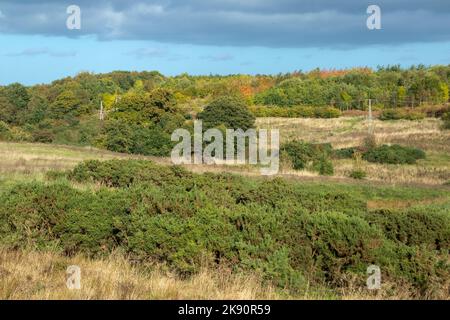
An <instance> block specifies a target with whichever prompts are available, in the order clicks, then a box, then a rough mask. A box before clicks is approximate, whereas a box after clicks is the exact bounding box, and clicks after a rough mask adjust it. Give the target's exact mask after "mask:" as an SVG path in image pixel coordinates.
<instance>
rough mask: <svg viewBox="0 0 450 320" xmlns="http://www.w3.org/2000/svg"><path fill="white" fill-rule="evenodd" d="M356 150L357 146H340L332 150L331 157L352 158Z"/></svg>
mask: <svg viewBox="0 0 450 320" xmlns="http://www.w3.org/2000/svg"><path fill="white" fill-rule="evenodd" d="M356 151H357V148H355V147H351V148H342V149H337V150H333V158H335V159H352V158H353V155H354V154H355V152H356Z"/></svg>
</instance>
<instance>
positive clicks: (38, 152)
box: [0, 117, 450, 186]
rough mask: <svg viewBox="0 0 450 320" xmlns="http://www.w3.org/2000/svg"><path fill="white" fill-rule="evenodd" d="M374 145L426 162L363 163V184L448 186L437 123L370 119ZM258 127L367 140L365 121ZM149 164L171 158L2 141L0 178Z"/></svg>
mask: <svg viewBox="0 0 450 320" xmlns="http://www.w3.org/2000/svg"><path fill="white" fill-rule="evenodd" d="M374 123H375V134H376V139H377V142H378V143H380V144H381V143H399V144H402V145H409V146H413V147H419V148H422V149H424V150H425V151H426V152H427V159H426V160H420V161H419V162H418V164H417V165H384V164H373V163H367V162H364V161H363V162H362V166H363V169H364V170H365V171H366V173H367V180H369V181H374V182H380V183H387V184H422V185H424V184H426V185H432V186H437V185H442V184H444V183H445V182H447V181H450V131H449V130H447V131H443V130H441V129H440V125H441V121H440V120H438V119H433V118H427V119H424V120H421V121H406V120H399V121H379V120H374ZM257 126H258V127H260V128H269V129H271V128H278V129H280V134H281V141H282V142H283V141H287V140H291V139H302V140H305V141H311V142H318V143H323V142H330V143H331V144H332V145H333V147H335V148H343V147H353V146H358V145H361V144H362V142H363V139H364V138H365V137H366V133H367V126H368V122H367V121H366V120H365V118H364V117H341V118H336V119H304V118H298V119H297V118H296V119H289V118H259V119H257ZM113 158H121V159H149V160H153V161H155V162H157V163H160V164H170V163H171V162H170V159H169V158H156V157H144V156H132V155H126V154H120V153H114V152H109V151H105V150H99V149H95V148H87V147H86V148H83V147H70V146H59V145H48V144H31V143H6V142H0V177H3V178H9V179H10V180H18V179H21V178H24V176H28V177H29V176H33V177H34V178H42V176H43V174H44V173H45V171H48V170H63V169H70V168H73V167H74V166H75V165H76V164H77V163H79V162H80V161H83V160H88V159H99V160H108V159H113ZM185 167H186V168H187V169H189V170H191V171H193V172H197V173H203V172H224V171H226V172H234V173H238V174H243V175H252V176H256V175H260V171H259V168H256V167H254V166H226V165H187V166H185ZM334 167H335V175H334V176H333V177H331V178H327V179H326V180H327V181H333V180H339V181H342V180H344V181H345V182H348V183H354V181H353V180H352V179H350V178H348V176H349V174H350V172H351V171H352V170H353V169H354V163H353V161H352V160H337V161H334ZM279 175H281V176H289V177H291V178H292V177H296V178H297V179H323V178H322V177H320V178H319V177H318V176H317V175H316V174H315V173H311V172H307V171H294V170H291V169H290V168H289V167H288V166H282V167H281V170H280V173H279Z"/></svg>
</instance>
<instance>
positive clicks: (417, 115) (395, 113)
mask: <svg viewBox="0 0 450 320" xmlns="http://www.w3.org/2000/svg"><path fill="white" fill-rule="evenodd" d="M425 116H426V114H425V113H424V112H421V111H415V110H414V109H400V108H399V109H386V110H383V112H382V113H381V115H380V120H400V119H404V120H421V119H424V118H425Z"/></svg>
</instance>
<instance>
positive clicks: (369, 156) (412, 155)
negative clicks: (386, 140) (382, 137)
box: [363, 144, 425, 164]
mask: <svg viewBox="0 0 450 320" xmlns="http://www.w3.org/2000/svg"><path fill="white" fill-rule="evenodd" d="M363 159H364V160H367V161H369V162H377V163H388V164H414V163H416V161H417V160H419V159H425V152H423V151H422V150H420V149H417V148H409V147H403V146H400V145H396V144H395V145H392V146H388V145H382V146H380V147H376V148H374V149H372V150H369V151H367V152H366V153H364V155H363Z"/></svg>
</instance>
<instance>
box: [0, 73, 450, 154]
mask: <svg viewBox="0 0 450 320" xmlns="http://www.w3.org/2000/svg"><path fill="white" fill-rule="evenodd" d="M449 82H450V65H449V66H432V67H424V66H416V67H411V68H409V69H401V68H400V67H398V66H390V67H383V68H382V67H380V68H378V69H377V70H371V69H368V68H358V69H349V70H313V71H311V72H308V73H304V72H293V73H287V74H278V75H255V76H249V75H230V76H218V75H209V76H190V75H188V74H181V75H179V76H175V77H165V76H164V75H162V74H160V73H159V72H156V71H152V72H127V71H115V72H111V73H106V74H91V73H87V72H83V73H80V74H78V75H77V76H75V77H67V78H64V79H60V80H57V81H54V82H52V83H50V84H43V85H35V86H31V87H26V86H23V85H21V84H18V83H14V84H10V85H7V86H0V139H2V140H19V141H34V142H45V143H50V142H53V143H61V144H78V145H94V146H97V147H104V148H108V149H110V150H114V151H123V152H144V153H146V154H157V155H158V154H164V153H166V151H167V149H168V145H167V144H168V139H169V138H170V136H169V134H170V133H171V130H173V129H174V128H176V127H180V126H183V125H184V124H185V122H186V120H189V119H190V118H192V117H195V116H196V115H197V113H198V112H200V111H201V110H203V108H204V107H205V106H207V105H208V104H210V103H211V102H213V101H214V100H216V99H218V98H220V97H223V96H233V97H238V98H239V99H240V100H241V101H243V102H244V103H245V104H246V105H247V106H248V107H249V109H250V110H251V111H252V112H253V114H254V115H256V116H283V117H323V118H329V117H336V116H339V115H340V111H343V110H348V109H361V110H364V109H365V108H366V106H367V99H369V98H370V99H372V100H373V106H374V108H383V109H391V108H397V107H404V106H409V107H418V106H423V105H429V104H444V103H446V102H448V100H449V89H448V88H449ZM339 109H340V110H339ZM101 119H104V121H101ZM152 137H153V138H152ZM142 138H146V139H147V138H148V139H150V140H151V141H152V142H150V145H145V146H142V145H136V141H140V140H142ZM148 139H147V141H148ZM112 146H114V147H112Z"/></svg>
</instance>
